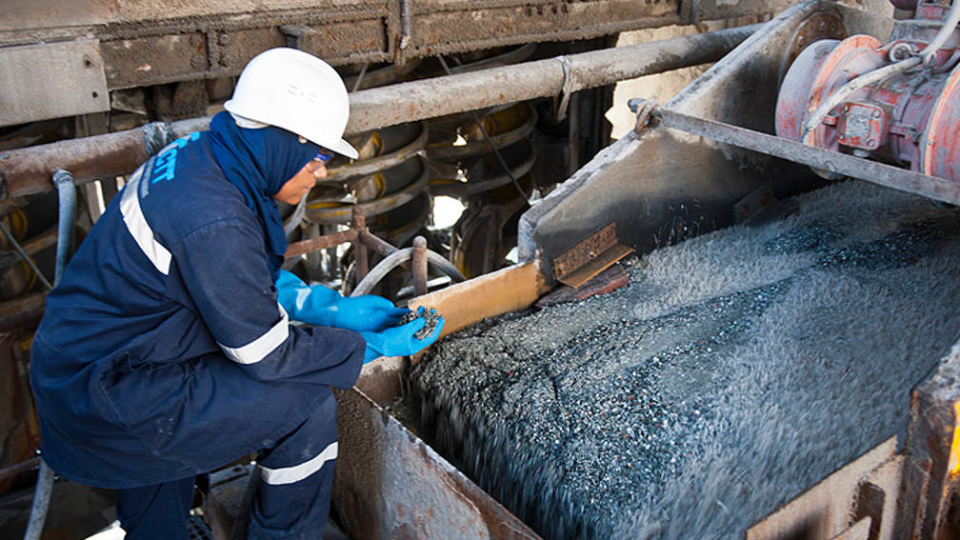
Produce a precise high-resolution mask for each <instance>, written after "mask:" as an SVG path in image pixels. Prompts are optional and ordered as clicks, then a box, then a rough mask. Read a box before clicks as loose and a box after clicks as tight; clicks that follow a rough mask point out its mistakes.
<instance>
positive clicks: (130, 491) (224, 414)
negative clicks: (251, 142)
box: [31, 133, 364, 539]
mask: <svg viewBox="0 0 960 540" xmlns="http://www.w3.org/2000/svg"><path fill="white" fill-rule="evenodd" d="M264 236H265V235H264V232H263V229H262V225H261V223H260V222H259V221H258V217H257V215H256V213H255V212H254V211H252V210H251V208H250V207H248V205H247V204H245V202H244V196H243V194H242V193H241V191H240V190H238V189H237V188H236V187H234V185H232V184H231V183H230V182H228V181H227V180H226V179H225V177H224V172H223V170H222V169H221V168H220V166H218V164H217V161H216V160H215V159H214V155H213V150H212V148H211V141H210V133H194V134H192V135H190V136H188V137H184V138H182V139H179V140H177V141H175V142H174V143H172V144H171V145H169V146H168V147H167V148H165V149H164V150H162V151H161V152H160V153H159V154H157V156H155V157H154V158H151V159H150V160H149V161H148V162H147V163H145V164H144V165H143V166H142V167H141V168H140V169H139V170H138V171H137V172H136V173H135V174H133V175H132V176H131V177H130V178H129V180H128V183H127V185H126V186H125V187H124V189H123V190H122V192H121V194H120V195H119V196H117V197H116V198H115V199H114V201H113V202H111V204H110V205H109V207H108V208H107V210H106V212H105V213H104V214H103V216H102V217H101V218H100V220H99V221H98V222H97V224H96V226H95V227H94V228H93V230H92V231H91V234H90V235H89V236H88V237H87V238H86V240H85V241H84V242H83V244H82V245H81V246H80V249H79V250H78V251H77V253H76V255H75V256H74V257H73V259H72V260H71V261H70V264H69V265H68V268H67V271H66V272H65V275H64V278H63V281H62V282H61V283H60V284H59V285H58V286H57V287H56V289H54V290H53V291H52V292H51V293H50V295H49V296H48V298H47V304H46V312H45V315H44V318H43V321H42V323H41V325H40V328H39V330H38V332H37V334H36V338H35V339H34V341H33V346H32V352H31V355H32V358H31V383H32V387H33V391H34V394H35V396H36V402H37V407H38V410H39V413H40V422H41V434H42V443H41V449H42V452H43V458H44V459H45V460H46V461H47V463H48V464H49V465H50V466H51V467H52V468H53V470H54V471H56V472H57V473H58V474H59V475H61V476H63V477H65V478H68V479H71V480H74V481H77V482H81V483H84V484H89V485H93V486H98V487H104V488H113V489H117V490H118V492H119V502H118V514H119V517H120V519H121V524H122V525H123V526H124V528H125V529H126V530H127V531H128V538H131V539H139V538H177V537H183V538H186V527H185V523H186V522H185V519H186V513H185V511H184V510H183V508H184V507H185V508H189V507H190V501H191V500H192V490H193V479H194V477H195V475H197V474H201V473H204V472H208V471H210V470H212V469H214V468H216V467H219V466H222V465H224V464H226V463H229V462H230V461H232V460H235V459H238V458H241V457H243V456H245V455H247V454H249V453H251V452H254V451H258V450H259V451H262V454H261V455H262V458H261V459H260V460H259V464H260V465H261V466H262V468H263V475H262V480H263V482H262V487H261V490H260V492H259V495H258V498H257V500H256V501H255V504H254V508H253V512H252V515H251V523H250V538H300V537H311V538H313V537H316V536H317V535H318V534H319V531H320V530H322V528H323V526H324V524H325V523H326V520H327V512H328V508H329V503H330V489H331V485H332V479H333V464H334V459H335V458H336V456H337V443H336V404H335V402H334V399H333V397H332V396H331V391H330V388H329V387H330V386H334V387H340V388H348V387H350V386H352V385H353V384H354V382H355V381H356V379H357V377H358V375H359V372H360V368H361V365H362V361H363V356H364V340H363V338H362V337H360V335H359V334H357V333H356V332H353V331H349V330H340V329H334V328H326V327H302V328H300V327H295V326H291V325H290V324H289V321H288V317H287V314H286V312H285V311H284V310H283V308H282V307H280V306H279V305H278V303H277V293H276V289H275V288H274V281H273V280H274V277H275V273H276V272H275V270H276V268H275V263H274V262H272V261H271V258H270V257H271V255H270V254H269V253H268V251H267V249H265V238H264ZM157 505H159V506H160V507H161V511H157ZM181 505H182V506H181ZM151 507H152V511H148V510H150V509H151ZM177 520H181V521H182V523H180V521H177ZM181 525H183V527H182V529H181ZM158 527H159V529H158ZM170 531H173V532H170ZM174 533H175V534H174Z"/></svg>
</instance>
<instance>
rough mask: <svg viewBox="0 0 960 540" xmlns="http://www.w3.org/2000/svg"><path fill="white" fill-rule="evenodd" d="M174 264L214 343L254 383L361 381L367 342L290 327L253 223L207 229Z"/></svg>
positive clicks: (351, 335)
mask: <svg viewBox="0 0 960 540" xmlns="http://www.w3.org/2000/svg"><path fill="white" fill-rule="evenodd" d="M174 261H175V264H176V267H177V269H178V271H179V272H180V274H181V276H182V278H183V281H184V283H185V284H186V287H187V290H188V292H189V294H190V296H191V298H192V299H193V301H194V303H195V305H196V307H197V309H198V311H199V315H200V317H201V318H202V319H203V321H204V322H205V323H206V325H207V327H208V328H209V329H210V332H211V334H212V335H213V337H214V339H215V340H216V341H217V343H218V344H219V345H220V347H221V349H223V352H224V353H225V354H226V356H227V358H229V359H231V360H232V361H234V362H237V363H238V364H240V365H241V366H243V368H244V370H245V371H246V372H247V373H248V374H249V375H250V376H251V377H253V378H255V379H259V380H264V381H280V380H297V381H300V382H306V383H321V384H331V385H334V386H338V387H350V386H352V385H353V384H354V382H356V379H357V377H358V376H359V373H360V367H361V365H362V361H363V356H364V350H365V343H364V340H363V338H361V337H360V335H359V334H357V333H356V332H352V331H349V330H341V329H335V328H326V327H313V328H297V327H295V326H291V325H290V324H289V318H288V316H287V313H286V312H285V311H284V310H283V309H282V307H281V306H280V305H279V304H278V303H277V292H276V289H275V287H274V284H273V280H272V279H271V276H270V271H269V268H268V265H267V259H266V253H265V252H264V248H263V242H262V235H261V233H260V231H259V230H258V228H257V227H256V226H255V225H254V224H252V223H247V222H245V221H242V220H240V219H228V220H224V221H220V222H217V223H214V224H211V225H207V226H205V227H203V228H201V229H200V230H198V231H195V232H194V233H192V234H191V235H189V236H188V237H187V238H185V239H184V241H183V243H182V244H181V245H180V246H178V248H177V249H175V250H174Z"/></svg>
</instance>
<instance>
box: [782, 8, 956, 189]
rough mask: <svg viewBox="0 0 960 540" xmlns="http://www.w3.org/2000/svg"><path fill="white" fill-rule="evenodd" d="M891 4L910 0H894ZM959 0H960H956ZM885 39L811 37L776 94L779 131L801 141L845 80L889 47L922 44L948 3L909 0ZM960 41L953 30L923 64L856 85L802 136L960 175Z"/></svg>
mask: <svg viewBox="0 0 960 540" xmlns="http://www.w3.org/2000/svg"><path fill="white" fill-rule="evenodd" d="M891 1H892V2H894V3H895V5H898V6H899V5H900V4H904V2H905V1H906V2H907V3H910V2H909V0H891ZM958 1H960V0H958ZM912 7H916V15H915V17H914V19H912V20H909V21H898V22H897V23H895V24H894V30H893V37H892V40H891V42H890V43H888V44H886V45H883V44H882V43H881V42H880V41H879V40H877V39H876V38H873V37H871V36H866V35H855V36H851V37H848V38H846V39H844V40H842V41H838V40H821V41H817V42H815V43H813V44H811V45H810V46H809V47H807V48H806V49H804V51H803V52H801V53H800V55H799V56H798V57H797V59H796V60H795V61H794V63H793V65H791V66H790V69H789V70H788V71H787V74H786V76H785V77H784V79H783V82H782V84H781V86H780V94H779V97H778V99H777V116H776V130H777V135H779V136H781V137H784V138H788V139H792V140H795V141H801V140H803V138H804V137H803V135H804V125H805V124H806V123H807V121H808V119H809V118H810V117H811V115H812V113H813V112H814V111H815V110H816V109H817V107H819V106H820V104H821V103H823V102H824V101H825V100H826V99H828V98H829V97H830V95H832V94H833V93H834V92H836V91H837V90H839V89H840V88H841V87H843V86H844V85H845V84H847V83H848V82H849V81H850V80H852V79H854V78H856V77H858V76H860V75H863V74H865V73H868V72H870V71H873V70H876V69H879V68H882V67H884V66H887V65H889V64H891V63H892V62H891V60H890V56H891V54H890V51H891V50H895V51H905V50H909V48H912V50H913V51H914V52H915V53H916V52H919V51H921V50H923V49H924V48H925V47H926V46H927V44H928V43H929V42H930V40H931V39H932V38H933V35H934V34H935V33H936V32H937V31H938V30H939V28H940V25H941V24H940V21H941V20H942V19H943V18H945V13H946V10H947V9H948V8H949V6H943V5H940V4H938V3H932V2H926V1H925V2H920V3H919V4H917V3H916V1H915V0H914V2H912ZM958 60H960V41H958V35H957V31H956V30H954V35H953V36H952V37H951V38H950V39H949V40H948V41H947V43H946V44H945V45H944V46H943V47H941V48H940V49H939V50H938V51H937V53H936V55H935V56H933V57H932V58H931V59H930V61H929V62H928V63H927V64H926V65H921V66H918V67H916V68H914V69H912V70H908V71H905V72H901V73H897V74H894V75H891V76H889V77H887V78H886V79H883V80H881V81H879V82H877V83H875V84H873V85H869V86H866V87H864V88H861V89H859V90H857V91H855V92H853V93H851V94H850V95H849V96H847V97H846V98H845V99H844V101H843V102H841V103H840V104H839V105H837V106H836V107H834V108H833V109H832V110H831V111H830V112H829V113H828V114H827V115H826V116H825V117H824V118H823V119H822V121H821V122H820V123H819V124H818V125H817V126H816V127H815V128H814V129H813V130H812V131H811V132H810V134H809V137H807V143H808V144H813V145H814V146H817V147H820V148H824V149H829V150H835V151H840V152H845V153H852V154H854V155H857V156H859V157H865V158H871V159H877V160H880V161H886V162H890V163H895V164H898V165H901V166H904V167H909V168H910V169H912V170H914V171H917V172H921V173H924V174H929V175H932V176H939V177H941V178H945V179H948V180H952V181H955V182H960V129H958V128H960V123H958V120H960V89H958V79H960V68H958Z"/></svg>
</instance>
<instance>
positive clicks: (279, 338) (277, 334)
mask: <svg viewBox="0 0 960 540" xmlns="http://www.w3.org/2000/svg"><path fill="white" fill-rule="evenodd" d="M277 306H278V307H279V308H280V321H279V322H277V324H275V325H273V326H272V327H271V328H270V329H269V330H267V331H266V332H265V333H264V334H263V335H262V336H260V337H258V338H257V339H255V340H253V341H251V342H250V343H247V344H246V345H244V346H242V347H236V348H233V347H227V346H226V345H224V344H223V343H219V344H218V345H220V348H221V349H223V352H224V353H226V354H227V356H228V357H230V359H231V360H233V361H234V362H237V363H238V364H256V363H257V362H259V361H261V360H263V359H264V358H266V357H267V355H268V354H270V353H272V352H273V351H274V349H276V348H277V347H279V346H280V344H281V343H283V342H284V341H286V340H287V336H289V335H290V319H289V317H287V311H286V310H285V309H283V306H281V305H280V304H277Z"/></svg>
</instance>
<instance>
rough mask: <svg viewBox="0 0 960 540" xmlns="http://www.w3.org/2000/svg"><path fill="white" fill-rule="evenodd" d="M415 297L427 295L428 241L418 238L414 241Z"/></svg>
mask: <svg viewBox="0 0 960 540" xmlns="http://www.w3.org/2000/svg"><path fill="white" fill-rule="evenodd" d="M411 266H412V267H413V295H414V296H421V295H424V294H427V239H426V238H424V237H422V236H419V235H418V236H417V237H416V238H414V239H413V260H412V262H411Z"/></svg>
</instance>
